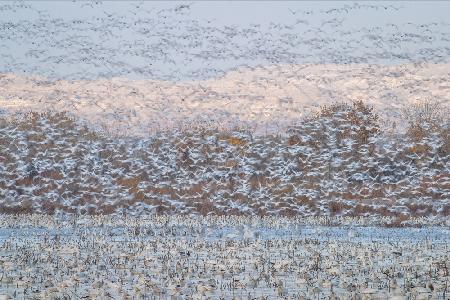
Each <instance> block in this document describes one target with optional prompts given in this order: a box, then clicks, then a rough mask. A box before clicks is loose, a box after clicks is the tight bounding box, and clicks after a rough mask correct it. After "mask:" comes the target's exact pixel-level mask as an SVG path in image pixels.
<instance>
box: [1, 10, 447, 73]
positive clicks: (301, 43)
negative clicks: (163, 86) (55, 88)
mask: <svg viewBox="0 0 450 300" xmlns="http://www.w3.org/2000/svg"><path fill="white" fill-rule="evenodd" d="M69 4H70V5H75V6H76V5H78V6H79V7H78V8H82V9H83V10H92V11H94V12H95V13H94V14H93V15H92V16H89V14H87V16H85V17H83V16H81V15H79V16H78V15H77V13H74V16H72V17H71V18H70V17H67V16H66V17H59V16H56V15H54V14H53V13H50V12H48V11H46V10H44V9H39V8H37V7H38V6H39V5H38V4H37V3H28V2H12V3H6V4H5V3H3V4H1V5H0V16H1V15H4V17H2V18H0V19H3V20H2V21H0V41H1V43H2V49H1V50H0V57H1V59H0V72H4V73H5V72H16V73H26V74H29V73H31V74H38V75H42V76H47V77H48V78H51V79H61V78H64V79H94V78H111V77H130V78H145V79H163V80H186V79H188V80H190V79H199V78H207V77H211V76H221V75H223V74H225V72H227V71H228V70H230V69H234V68H236V67H242V66H246V67H249V68H253V67H255V66H263V65H272V64H299V63H339V64H350V63H378V62H406V63H407V62H412V61H414V62H415V61H428V62H443V61H446V60H447V59H448V56H449V53H450V31H449V28H450V27H449V26H448V25H449V23H445V22H432V23H423V24H421V23H417V24H414V23H410V22H406V23H401V22H397V23H396V22H395V21H393V22H392V23H386V24H382V23H381V22H380V24H378V25H377V26H359V27H358V26H353V24H352V18H354V17H355V16H357V15H358V14H360V13H363V14H364V13H366V14H367V13H368V12H370V13H374V14H380V16H383V14H393V13H396V12H398V11H401V9H402V7H401V6H395V5H382V4H375V5H369V4H357V3H356V4H353V5H347V4H346V5H341V7H340V8H339V7H338V8H333V9H321V10H306V9H301V10H296V9H292V8H291V9H289V8H287V12H286V16H285V18H284V19H285V20H284V22H278V21H276V20H272V21H271V22H269V21H267V22H266V24H262V23H250V24H247V25H242V26H241V25H239V26H238V25H236V24H225V25H220V22H216V21H215V20H214V19H209V18H208V17H205V18H203V19H200V18H198V17H195V16H193V15H191V12H192V11H193V10H194V9H195V6H196V5H199V4H198V3H183V4H174V5H173V6H172V7H164V8H161V7H153V6H152V3H145V2H141V3H136V2H130V3H122V4H121V9H120V11H118V10H117V9H115V10H110V9H108V7H107V3H102V2H101V1H97V2H95V1H91V2H75V3H69ZM69 4H67V5H69ZM81 11H82V10H81ZM20 13H24V14H27V15H28V16H29V17H28V18H26V19H23V18H20V17H17V18H16V17H14V16H15V14H19V16H20Z"/></svg>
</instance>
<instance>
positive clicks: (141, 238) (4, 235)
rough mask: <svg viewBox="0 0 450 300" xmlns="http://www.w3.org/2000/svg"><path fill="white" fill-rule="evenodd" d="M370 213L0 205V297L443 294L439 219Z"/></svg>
mask: <svg viewBox="0 0 450 300" xmlns="http://www.w3.org/2000/svg"><path fill="white" fill-rule="evenodd" d="M379 221H380V220H378V221H374V220H372V221H367V220H366V221H365V220H364V219H350V218H348V219H344V218H341V219H327V218H306V219H305V218H279V217H277V218H273V217H271V218H257V217H207V218H205V217H193V216H188V217H181V216H172V217H167V216H165V217H147V218H133V217H118V216H116V217H80V218H77V217H67V216H65V217H62V218H61V217H59V218H58V217H49V216H43V215H29V216H24V217H17V216H6V215H3V216H2V218H1V219H0V223H1V227H2V229H1V230H0V295H3V296H0V297H2V299H5V298H6V299H7V298H8V297H11V298H14V299H23V298H26V299H64V298H65V299H388V298H389V299H448V298H449V293H450V291H449V289H450V286H449V280H450V277H449V268H450V254H449V247H450V229H449V226H448V225H449V224H448V222H447V224H446V226H431V227H415V228H414V227H409V228H401V229H400V228H385V227H372V226H371V224H372V225H373V224H379ZM422 221H423V220H420V219H418V220H416V221H414V222H413V223H411V225H415V226H421V224H423V222H422ZM324 224H328V225H330V224H332V225H334V226H323V225H324Z"/></svg>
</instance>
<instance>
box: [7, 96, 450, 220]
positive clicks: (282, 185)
mask: <svg viewBox="0 0 450 300" xmlns="http://www.w3.org/2000/svg"><path fill="white" fill-rule="evenodd" d="M444 108H445V107H442V106H440V105H438V104H433V103H432V102H423V103H419V104H416V105H412V106H410V107H407V108H405V109H404V110H403V116H404V120H405V122H407V131H406V132H405V133H398V132H393V131H390V132H383V131H382V129H381V127H380V120H379V117H378V115H377V114H376V113H375V112H374V111H373V109H372V108H371V107H369V106H367V105H366V104H364V103H363V102H362V101H356V102H352V103H334V104H332V105H329V106H324V107H322V108H321V109H320V110H318V111H317V113H316V114H314V115H311V116H308V117H306V118H303V119H301V120H299V122H298V123H297V124H296V125H295V126H292V127H291V128H289V129H288V131H287V134H280V135H267V136H253V135H252V133H251V132H248V131H245V130H240V129H236V130H231V131H220V130H217V129H210V128H192V129H190V130H183V131H181V130H178V131H177V130H173V131H171V132H166V133H164V134H163V133H161V134H158V135H155V136H153V137H151V138H147V139H131V138H117V137H115V138H113V137H110V136H106V135H102V134H99V133H95V132H93V131H91V130H89V129H88V128H87V127H86V126H84V125H82V124H81V123H80V122H78V121H77V120H74V119H73V118H71V117H70V116H69V115H68V114H65V113H45V114H38V113H30V114H28V115H27V116H24V117H23V118H15V119H13V120H6V119H2V120H0V212H6V213H31V212H46V213H54V212H55V211H65V212H72V213H78V214H84V213H87V214H99V213H102V214H108V213H113V212H124V211H125V212H129V213H143V214H144V213H148V212H154V213H200V214H258V215H286V216H291V215H345V216H361V215H383V216H400V217H408V216H430V215H440V216H448V215H450V200H449V199H450V122H449V117H448V114H446V113H445V111H444Z"/></svg>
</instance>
